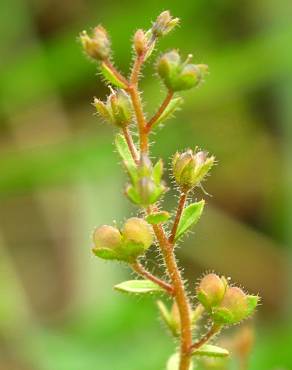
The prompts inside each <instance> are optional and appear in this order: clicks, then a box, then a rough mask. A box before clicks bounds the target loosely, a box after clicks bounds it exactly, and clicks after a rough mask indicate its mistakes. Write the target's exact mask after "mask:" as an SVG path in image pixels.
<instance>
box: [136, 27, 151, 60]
mask: <svg viewBox="0 0 292 370" xmlns="http://www.w3.org/2000/svg"><path fill="white" fill-rule="evenodd" d="M147 46H148V39H147V37H146V35H145V32H144V31H143V30H138V31H137V32H136V33H135V35H134V48H135V51H136V53H137V55H142V54H143V53H145V52H146V50H147Z"/></svg>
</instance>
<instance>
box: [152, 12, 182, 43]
mask: <svg viewBox="0 0 292 370" xmlns="http://www.w3.org/2000/svg"><path fill="white" fill-rule="evenodd" d="M178 23H179V18H173V17H172V16H171V15H170V12H169V11H168V10H166V11H164V12H162V13H161V14H160V15H159V16H158V17H157V19H156V21H155V22H154V23H153V26H152V33H153V35H154V36H156V37H161V36H164V35H166V34H168V33H169V32H170V31H171V30H172V29H173V28H174V27H175V26H176V25H177V24H178Z"/></svg>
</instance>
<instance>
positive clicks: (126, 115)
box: [109, 89, 132, 127]
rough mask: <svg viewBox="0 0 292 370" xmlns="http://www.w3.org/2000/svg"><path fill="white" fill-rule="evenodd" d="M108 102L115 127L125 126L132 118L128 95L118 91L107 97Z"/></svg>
mask: <svg viewBox="0 0 292 370" xmlns="http://www.w3.org/2000/svg"><path fill="white" fill-rule="evenodd" d="M109 101H110V104H111V108H112V116H113V119H114V123H115V125H117V126H119V127H125V126H127V125H128V124H129V123H130V121H131V118H132V105H131V100H130V98H129V96H128V94H127V93H126V92H125V91H124V90H121V89H118V90H116V91H115V92H113V93H112V94H111V95H110V96H109Z"/></svg>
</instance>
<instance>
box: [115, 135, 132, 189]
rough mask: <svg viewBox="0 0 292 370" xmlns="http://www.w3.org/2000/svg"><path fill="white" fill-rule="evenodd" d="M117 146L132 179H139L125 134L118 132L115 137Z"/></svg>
mask: <svg viewBox="0 0 292 370" xmlns="http://www.w3.org/2000/svg"><path fill="white" fill-rule="evenodd" d="M115 146H116V148H117V151H118V153H119V155H120V156H121V158H122V160H123V163H124V165H125V167H126V169H127V171H128V173H129V175H130V177H131V179H132V181H134V182H135V181H136V180H137V166H136V163H135V161H134V159H133V157H132V155H131V152H130V150H129V148H128V145H127V142H126V139H125V138H124V136H123V135H121V134H117V135H116V138H115Z"/></svg>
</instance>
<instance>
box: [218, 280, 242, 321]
mask: <svg viewBox="0 0 292 370" xmlns="http://www.w3.org/2000/svg"><path fill="white" fill-rule="evenodd" d="M248 314H249V309H248V300H247V295H246V294H245V293H244V292H243V291H242V290H241V289H240V288H238V287H229V288H227V289H226V292H225V295H224V298H223V300H222V301H221V303H220V305H219V306H218V307H216V308H215V310H214V315H213V319H214V321H215V322H217V323H219V324H236V323H238V322H240V321H241V320H243V319H244V318H246V317H247V316H248Z"/></svg>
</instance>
